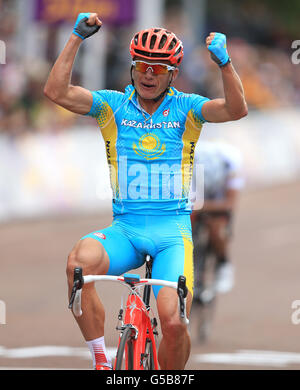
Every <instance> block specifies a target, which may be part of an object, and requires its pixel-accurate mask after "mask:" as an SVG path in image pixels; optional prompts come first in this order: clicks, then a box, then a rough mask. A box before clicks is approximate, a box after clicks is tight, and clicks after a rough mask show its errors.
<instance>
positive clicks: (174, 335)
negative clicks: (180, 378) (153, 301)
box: [157, 287, 192, 370]
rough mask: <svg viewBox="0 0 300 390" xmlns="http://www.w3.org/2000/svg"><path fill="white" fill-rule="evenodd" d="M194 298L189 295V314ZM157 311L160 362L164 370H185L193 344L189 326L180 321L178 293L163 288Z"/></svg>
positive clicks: (160, 292)
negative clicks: (159, 335)
mask: <svg viewBox="0 0 300 390" xmlns="http://www.w3.org/2000/svg"><path fill="white" fill-rule="evenodd" d="M191 302H192V296H191V294H190V293H188V299H187V314H188V315H189V312H190V308H191ZM157 309H158V314H159V318H160V323H161V329H162V335H163V338H162V340H161V343H160V346H159V351H158V360H159V364H160V368H161V369H162V370H183V369H184V367H185V365H186V362H187V360H188V358H189V355H190V350H191V342H190V336H189V333H188V329H187V326H186V325H185V324H183V323H182V322H181V321H180V318H179V313H178V295H177V292H176V291H175V290H173V289H170V288H168V287H164V288H162V289H161V290H160V291H159V293H158V296H157Z"/></svg>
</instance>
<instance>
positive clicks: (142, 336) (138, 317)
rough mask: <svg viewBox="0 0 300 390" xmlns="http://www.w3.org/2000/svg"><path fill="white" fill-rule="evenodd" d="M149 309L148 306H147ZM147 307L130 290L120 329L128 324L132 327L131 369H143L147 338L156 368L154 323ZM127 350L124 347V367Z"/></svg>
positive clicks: (135, 293) (137, 295)
mask: <svg viewBox="0 0 300 390" xmlns="http://www.w3.org/2000/svg"><path fill="white" fill-rule="evenodd" d="M149 309H150V308H149ZM149 309H147V308H146V305H145V302H144V301H143V300H142V298H141V297H140V295H139V294H138V293H137V292H136V291H134V290H133V291H132V292H131V293H130V294H129V295H128V298H127V303H126V309H125V318H124V324H123V325H122V328H121V329H124V328H125V327H126V326H130V327H131V329H132V338H133V339H134V340H135V341H134V342H133V367H132V369H133V370H143V369H144V365H143V357H144V356H143V354H144V352H145V346H146V344H147V340H150V341H151V343H152V348H153V359H154V362H153V363H154V369H155V370H157V369H158V360H157V351H156V342H155V337H154V333H153V332H154V329H155V324H152V322H151V318H150V316H149ZM121 337H122V333H121V335H120V338H119V345H120V341H121ZM119 345H118V347H119ZM127 355H128V350H127V348H125V362H126V369H127V370H128V369H129V367H128V365H127V362H128V356H127Z"/></svg>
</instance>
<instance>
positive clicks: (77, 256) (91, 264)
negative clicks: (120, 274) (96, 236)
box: [66, 243, 108, 283]
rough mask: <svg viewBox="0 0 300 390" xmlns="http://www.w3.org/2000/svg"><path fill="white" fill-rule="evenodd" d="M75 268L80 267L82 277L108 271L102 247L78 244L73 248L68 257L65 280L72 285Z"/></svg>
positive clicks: (106, 259)
mask: <svg viewBox="0 0 300 390" xmlns="http://www.w3.org/2000/svg"><path fill="white" fill-rule="evenodd" d="M93 244H94V243H93ZM76 267H81V268H82V270H83V274H84V275H88V274H91V275H100V274H105V273H106V272H107V271H108V258H107V255H106V253H105V250H104V248H103V247H102V245H97V246H95V245H86V244H84V243H79V244H78V245H77V246H75V248H74V249H73V250H72V251H71V252H70V254H69V256H68V261H67V268H66V273H67V278H68V280H69V281H72V283H73V274H74V268H76Z"/></svg>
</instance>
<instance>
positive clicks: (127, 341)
mask: <svg viewBox="0 0 300 390" xmlns="http://www.w3.org/2000/svg"><path fill="white" fill-rule="evenodd" d="M133 343H134V340H133V337H132V329H131V328H130V327H126V328H125V329H124V331H123V332H122V335H121V339H120V343H119V347H118V350H117V356H116V364H115V369H116V370H133Z"/></svg>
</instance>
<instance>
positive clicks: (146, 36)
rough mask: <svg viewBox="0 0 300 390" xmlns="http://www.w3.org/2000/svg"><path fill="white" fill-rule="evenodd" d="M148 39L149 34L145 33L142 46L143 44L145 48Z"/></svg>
mask: <svg viewBox="0 0 300 390" xmlns="http://www.w3.org/2000/svg"><path fill="white" fill-rule="evenodd" d="M147 38H148V33H147V32H145V33H144V34H143V36H142V44H143V46H145V45H146V41H147Z"/></svg>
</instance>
